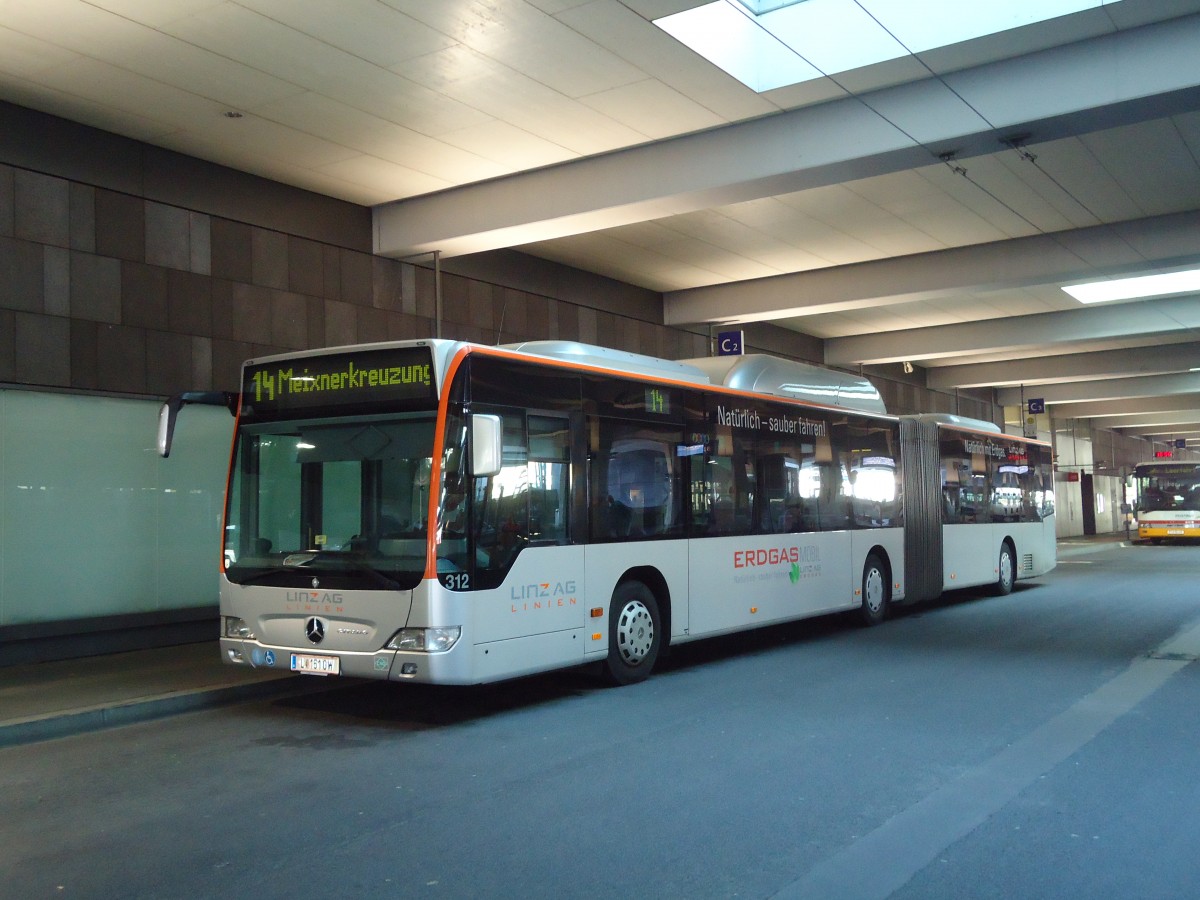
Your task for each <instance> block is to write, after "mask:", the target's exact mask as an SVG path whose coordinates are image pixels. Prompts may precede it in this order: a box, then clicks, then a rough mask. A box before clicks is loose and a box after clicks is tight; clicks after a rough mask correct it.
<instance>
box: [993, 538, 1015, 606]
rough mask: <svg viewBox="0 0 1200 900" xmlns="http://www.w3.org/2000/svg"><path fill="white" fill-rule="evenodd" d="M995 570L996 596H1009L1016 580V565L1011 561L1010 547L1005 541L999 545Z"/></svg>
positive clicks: (1011, 550) (1011, 549)
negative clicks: (996, 573) (998, 557)
mask: <svg viewBox="0 0 1200 900" xmlns="http://www.w3.org/2000/svg"><path fill="white" fill-rule="evenodd" d="M996 568H997V571H998V573H999V574H998V575H997V576H996V588H995V590H996V594H997V596H1000V597H1003V596H1004V595H1005V594H1011V593H1012V589H1013V581H1015V580H1016V575H1017V564H1016V561H1015V560H1014V559H1013V548H1012V545H1011V544H1009V543H1008V542H1007V541H1006V542H1005V543H1003V544H1001V545H1000V559H999V561H998V565H997V566H996Z"/></svg>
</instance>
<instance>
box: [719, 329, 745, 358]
mask: <svg viewBox="0 0 1200 900" xmlns="http://www.w3.org/2000/svg"><path fill="white" fill-rule="evenodd" d="M745 348H746V341H745V336H744V332H741V331H720V332H718V333H717V356H741V355H742V354H743V353H745V352H746V351H745Z"/></svg>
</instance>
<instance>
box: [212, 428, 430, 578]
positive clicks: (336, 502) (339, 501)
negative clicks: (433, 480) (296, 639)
mask: <svg viewBox="0 0 1200 900" xmlns="http://www.w3.org/2000/svg"><path fill="white" fill-rule="evenodd" d="M433 434H434V419H433V418H432V417H431V416H429V415H428V414H427V413H425V414H417V415H408V416H391V417H372V418H369V419H356V420H354V421H347V420H341V421H338V420H330V419H323V420H307V421H291V422H271V423H262V424H252V425H247V426H243V427H242V429H241V430H240V432H239V435H238V439H237V446H236V450H235V457H234V463H233V476H232V479H231V482H230V488H229V499H228V509H227V513H226V523H225V572H226V575H227V576H228V578H229V580H230V581H232V582H234V583H237V584H247V583H255V584H273V585H277V586H295V587H311V586H312V580H313V579H314V578H319V580H320V582H321V584H322V586H323V587H325V588H327V589H329V588H332V589H336V588H358V589H372V588H379V589H397V588H402V589H411V588H413V587H415V586H416V584H417V583H418V581H419V580H420V578H421V576H422V575H423V573H424V570H425V555H426V546H427V534H428V528H427V522H426V518H427V513H428V509H429V505H428V503H429V476H430V469H431V456H432V452H433Z"/></svg>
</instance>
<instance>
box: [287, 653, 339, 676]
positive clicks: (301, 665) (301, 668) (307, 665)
mask: <svg viewBox="0 0 1200 900" xmlns="http://www.w3.org/2000/svg"><path fill="white" fill-rule="evenodd" d="M292 671H293V672H303V673H304V674H306V675H340V674H341V672H342V668H341V660H340V659H338V658H337V657H336V656H309V655H307V654H304V653H293V654H292Z"/></svg>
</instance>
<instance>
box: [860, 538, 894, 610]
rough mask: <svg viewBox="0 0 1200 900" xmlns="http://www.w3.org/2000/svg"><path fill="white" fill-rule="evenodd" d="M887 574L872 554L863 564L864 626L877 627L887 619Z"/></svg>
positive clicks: (879, 561) (876, 557) (888, 598)
mask: <svg viewBox="0 0 1200 900" xmlns="http://www.w3.org/2000/svg"><path fill="white" fill-rule="evenodd" d="M889 593H890V592H889V590H888V574H887V570H886V569H885V568H884V567H883V562H882V561H881V560H880V559H879V557H878V556H876V555H875V554H874V553H872V554H871V555H870V556H868V557H867V561H866V563H864V564H863V577H862V620H863V624H864V625H878V624H879V623H880V622H882V621H883V620H884V619H885V618H887V612H888V602H889V600H890V597H889Z"/></svg>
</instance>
